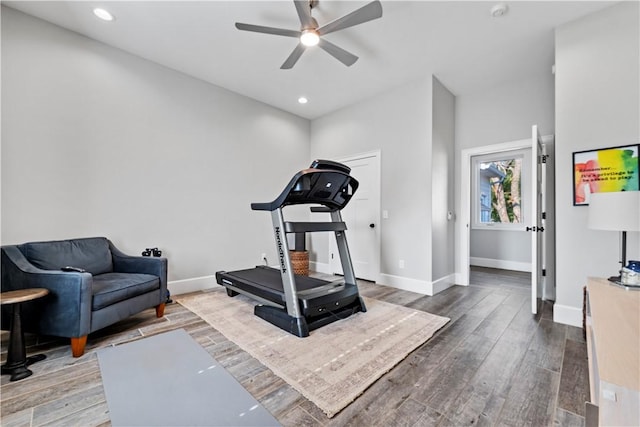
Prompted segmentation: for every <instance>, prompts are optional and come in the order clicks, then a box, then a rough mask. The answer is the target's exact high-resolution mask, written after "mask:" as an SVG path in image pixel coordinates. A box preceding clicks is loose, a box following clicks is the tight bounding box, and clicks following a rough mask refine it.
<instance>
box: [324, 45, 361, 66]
mask: <svg viewBox="0 0 640 427" xmlns="http://www.w3.org/2000/svg"><path fill="white" fill-rule="evenodd" d="M318 46H320V47H321V48H322V49H323V50H324V51H325V52H327V53H328V54H329V55H331V56H333V57H334V58H336V59H337V60H338V61H340V62H342V63H343V64H344V65H346V66H347V67H350V66H352V65H353V64H355V62H356V61H357V60H358V57H357V56H355V55H354V54H352V53H349V52H347V51H346V50H344V49H343V48H341V47H338V46H336V45H335V44H333V43H331V42H328V41H326V40H325V39H320V41H319V42H318Z"/></svg>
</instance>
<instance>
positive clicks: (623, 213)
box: [588, 191, 640, 231]
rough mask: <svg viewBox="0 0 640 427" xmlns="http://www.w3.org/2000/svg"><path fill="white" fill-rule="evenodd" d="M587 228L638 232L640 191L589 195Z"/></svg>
mask: <svg viewBox="0 0 640 427" xmlns="http://www.w3.org/2000/svg"><path fill="white" fill-rule="evenodd" d="M588 227H589V228H591V229H594V230H612V231H640V191H619V192H614V193H593V194H591V197H590V199H589V219H588Z"/></svg>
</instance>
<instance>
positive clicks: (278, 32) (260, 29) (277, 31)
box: [236, 22, 300, 38]
mask: <svg viewBox="0 0 640 427" xmlns="http://www.w3.org/2000/svg"><path fill="white" fill-rule="evenodd" d="M236 28H237V29H239V30H242V31H253V32H255V33H265V34H273V35H275V36H285V37H296V38H298V37H300V31H295V30H286V29H284V28H273V27H264V26H262V25H251V24H243V23H241V22H236Z"/></svg>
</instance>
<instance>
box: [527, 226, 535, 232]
mask: <svg viewBox="0 0 640 427" xmlns="http://www.w3.org/2000/svg"><path fill="white" fill-rule="evenodd" d="M525 230H526V231H536V226H535V225H534V226H533V227H527V228H526V229H525Z"/></svg>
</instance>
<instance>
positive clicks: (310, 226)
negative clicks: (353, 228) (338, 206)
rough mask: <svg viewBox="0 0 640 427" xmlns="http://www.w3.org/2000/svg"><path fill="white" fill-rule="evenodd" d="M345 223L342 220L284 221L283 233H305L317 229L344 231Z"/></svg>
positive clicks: (345, 228)
mask: <svg viewBox="0 0 640 427" xmlns="http://www.w3.org/2000/svg"><path fill="white" fill-rule="evenodd" d="M345 230H347V224H345V223H344V221H343V222H290V221H287V222H285V223H284V231H285V233H306V232H311V233H313V232H317V231H345Z"/></svg>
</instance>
